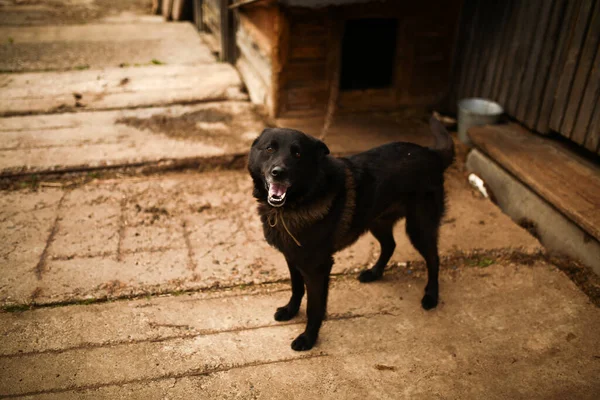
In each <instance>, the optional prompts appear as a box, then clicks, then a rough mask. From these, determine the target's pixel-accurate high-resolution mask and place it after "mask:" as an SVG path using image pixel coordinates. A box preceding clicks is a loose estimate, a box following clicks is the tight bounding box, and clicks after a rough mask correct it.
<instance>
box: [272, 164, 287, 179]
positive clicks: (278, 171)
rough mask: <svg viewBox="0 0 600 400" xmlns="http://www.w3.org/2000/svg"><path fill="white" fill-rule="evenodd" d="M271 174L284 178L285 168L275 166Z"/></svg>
mask: <svg viewBox="0 0 600 400" xmlns="http://www.w3.org/2000/svg"><path fill="white" fill-rule="evenodd" d="M271 175H273V177H274V178H283V177H284V176H285V169H284V168H282V167H273V169H272V170H271Z"/></svg>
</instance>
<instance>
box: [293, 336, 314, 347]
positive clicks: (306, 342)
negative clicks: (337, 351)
mask: <svg viewBox="0 0 600 400" xmlns="http://www.w3.org/2000/svg"><path fill="white" fill-rule="evenodd" d="M315 342H316V339H311V338H309V337H308V335H307V334H306V333H302V334H301V335H300V336H298V337H297V338H296V339H294V341H293V342H292V349H293V350H296V351H306V350H310V349H312V348H313V346H314V345H315Z"/></svg>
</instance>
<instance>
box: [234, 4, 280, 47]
mask: <svg viewBox="0 0 600 400" xmlns="http://www.w3.org/2000/svg"><path fill="white" fill-rule="evenodd" d="M238 17H239V29H244V31H245V33H246V34H248V35H250V36H251V37H252V39H253V41H254V42H255V43H256V45H257V46H258V47H259V48H260V50H261V51H262V52H263V53H264V54H265V55H271V50H272V47H273V43H272V38H271V37H270V35H269V34H268V33H267V32H263V31H262V30H261V29H260V28H259V27H258V26H257V25H256V24H255V21H254V19H253V18H252V17H253V15H247V14H246V13H243V12H241V11H240V12H239V13H238Z"/></svg>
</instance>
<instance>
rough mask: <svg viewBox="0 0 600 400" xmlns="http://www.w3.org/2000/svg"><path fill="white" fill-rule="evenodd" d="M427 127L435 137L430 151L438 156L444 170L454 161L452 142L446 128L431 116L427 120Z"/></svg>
mask: <svg viewBox="0 0 600 400" xmlns="http://www.w3.org/2000/svg"><path fill="white" fill-rule="evenodd" d="M429 127H430V128H431V132H432V133H433V136H434V137H435V144H434V145H433V146H432V147H430V149H431V150H433V151H434V152H436V153H437V154H439V156H440V157H441V159H442V162H443V163H444V169H446V168H448V167H449V166H450V164H452V161H454V142H453V141H452V138H451V137H450V134H449V133H448V131H447V130H446V127H445V126H444V125H443V124H442V123H441V122H440V121H439V120H438V119H437V118H435V117H433V116H432V117H431V118H430V119H429Z"/></svg>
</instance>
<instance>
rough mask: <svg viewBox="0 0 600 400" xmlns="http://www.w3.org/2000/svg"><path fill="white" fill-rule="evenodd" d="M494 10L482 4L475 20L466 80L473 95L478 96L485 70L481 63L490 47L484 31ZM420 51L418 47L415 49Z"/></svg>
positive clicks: (467, 90) (470, 94)
mask: <svg viewBox="0 0 600 400" xmlns="http://www.w3.org/2000/svg"><path fill="white" fill-rule="evenodd" d="M492 10H493V8H492V7H490V6H489V5H488V6H482V7H479V9H478V15H477V16H476V18H475V20H474V21H473V26H474V28H475V29H474V30H475V32H476V34H475V36H473V37H471V41H472V42H473V43H472V46H473V53H471V60H469V70H468V71H469V72H468V80H467V82H466V87H465V92H466V93H468V94H469V97H471V96H477V95H478V93H477V83H478V80H479V79H481V74H480V72H481V71H485V69H484V68H482V66H481V64H482V63H484V62H485V61H486V58H487V57H486V56H487V54H486V52H487V50H488V47H487V46H486V42H485V39H486V35H485V34H483V32H485V31H486V27H487V26H488V24H489V19H490V14H491V11H492ZM415 50H416V51H418V47H417V48H416V49H415Z"/></svg>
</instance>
